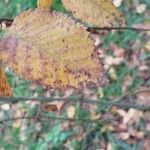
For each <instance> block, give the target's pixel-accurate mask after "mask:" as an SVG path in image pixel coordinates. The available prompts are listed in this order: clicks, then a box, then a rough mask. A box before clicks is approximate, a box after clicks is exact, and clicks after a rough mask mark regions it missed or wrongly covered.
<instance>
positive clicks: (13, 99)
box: [0, 95, 150, 111]
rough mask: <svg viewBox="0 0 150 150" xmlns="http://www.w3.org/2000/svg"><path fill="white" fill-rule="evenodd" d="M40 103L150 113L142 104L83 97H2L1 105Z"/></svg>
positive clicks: (148, 106) (148, 107)
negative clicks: (63, 102)
mask: <svg viewBox="0 0 150 150" xmlns="http://www.w3.org/2000/svg"><path fill="white" fill-rule="evenodd" d="M29 100H31V101H39V102H41V103H46V102H54V101H65V102H67V103H69V102H73V103H76V102H79V101H80V103H89V104H92V105H94V104H96V105H99V106H101V107H103V106H104V107H107V108H108V107H112V106H116V107H118V108H122V109H130V108H133V109H137V110H141V111H150V105H140V104H135V103H125V102H120V101H113V102H110V101H108V100H105V101H99V100H91V99H84V98H82V97H81V95H78V96H69V97H68V98H54V97H0V102H1V103H14V102H15V103H16V102H23V101H29Z"/></svg>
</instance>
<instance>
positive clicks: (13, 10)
mask: <svg viewBox="0 0 150 150" xmlns="http://www.w3.org/2000/svg"><path fill="white" fill-rule="evenodd" d="M35 7H36V0H23V1H22V0H13V1H12V0H8V1H5V0H1V1H0V18H4V17H7V18H12V17H15V16H16V15H17V14H19V13H20V12H22V11H23V10H27V9H29V8H35Z"/></svg>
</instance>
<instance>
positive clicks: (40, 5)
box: [37, 0, 53, 8]
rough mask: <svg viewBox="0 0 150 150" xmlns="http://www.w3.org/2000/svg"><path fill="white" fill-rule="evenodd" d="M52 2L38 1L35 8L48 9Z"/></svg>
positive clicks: (47, 0) (46, 0) (49, 0)
mask: <svg viewBox="0 0 150 150" xmlns="http://www.w3.org/2000/svg"><path fill="white" fill-rule="evenodd" d="M52 2H53V0H38V1H37V7H38V8H49V7H50V6H51V4H52Z"/></svg>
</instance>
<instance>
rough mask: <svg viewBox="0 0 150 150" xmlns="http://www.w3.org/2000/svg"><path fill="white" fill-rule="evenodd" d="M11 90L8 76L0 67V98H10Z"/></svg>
mask: <svg viewBox="0 0 150 150" xmlns="http://www.w3.org/2000/svg"><path fill="white" fill-rule="evenodd" d="M10 95H11V88H10V86H9V85H8V83H7V79H6V76H5V74H4V72H3V69H2V67H1V66H0V96H10Z"/></svg>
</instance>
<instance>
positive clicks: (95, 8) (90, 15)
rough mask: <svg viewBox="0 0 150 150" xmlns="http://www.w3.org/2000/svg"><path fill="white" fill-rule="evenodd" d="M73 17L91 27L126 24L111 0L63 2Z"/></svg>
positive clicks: (71, 0)
mask: <svg viewBox="0 0 150 150" xmlns="http://www.w3.org/2000/svg"><path fill="white" fill-rule="evenodd" d="M62 3H63V5H64V6H65V7H66V9H67V10H68V11H70V12H71V13H72V15H73V16H74V17H75V18H77V19H80V20H82V21H83V22H86V23H87V24H88V25H90V26H98V27H104V26H116V25H118V24H119V25H122V24H124V18H123V17H122V15H121V14H120V13H119V11H117V9H116V8H115V6H114V5H113V4H112V2H111V0H107V1H106V0H62Z"/></svg>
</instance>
